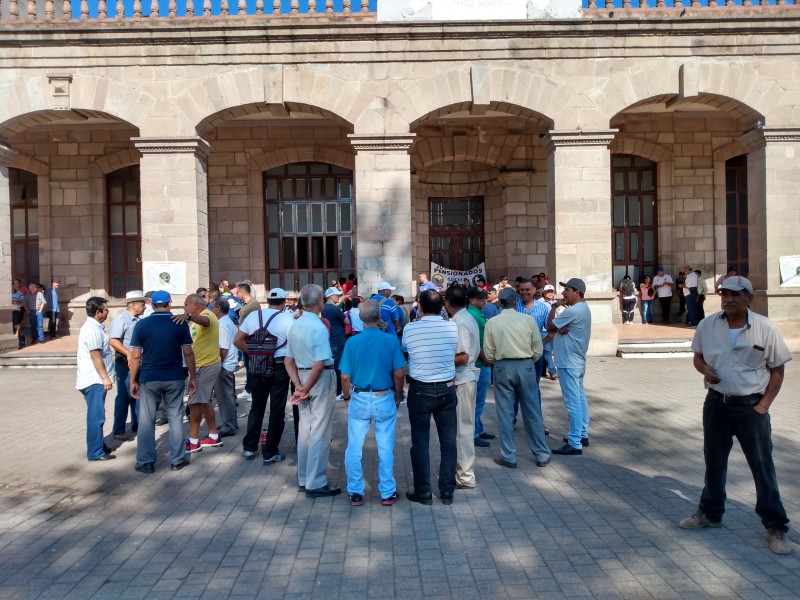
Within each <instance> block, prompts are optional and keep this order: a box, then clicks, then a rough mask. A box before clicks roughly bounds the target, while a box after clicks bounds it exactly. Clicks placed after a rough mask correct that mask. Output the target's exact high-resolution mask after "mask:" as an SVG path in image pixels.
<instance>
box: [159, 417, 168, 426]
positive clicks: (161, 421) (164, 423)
mask: <svg viewBox="0 0 800 600" xmlns="http://www.w3.org/2000/svg"><path fill="white" fill-rule="evenodd" d="M167 423H169V421H167V420H166V419H164V418H161V419H156V425H166V424H167Z"/></svg>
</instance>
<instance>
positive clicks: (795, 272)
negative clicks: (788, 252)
mask: <svg viewBox="0 0 800 600" xmlns="http://www.w3.org/2000/svg"><path fill="white" fill-rule="evenodd" d="M778 260H779V261H780V262H779V264H780V269H781V287H800V256H781V257H780V258H779V259H778Z"/></svg>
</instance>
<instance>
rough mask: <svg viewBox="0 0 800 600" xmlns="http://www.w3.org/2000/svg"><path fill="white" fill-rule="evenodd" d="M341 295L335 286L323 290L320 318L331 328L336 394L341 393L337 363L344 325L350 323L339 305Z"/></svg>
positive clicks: (343, 336)
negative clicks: (323, 300)
mask: <svg viewBox="0 0 800 600" xmlns="http://www.w3.org/2000/svg"><path fill="white" fill-rule="evenodd" d="M341 297H342V290H340V289H339V288H337V287H329V288H328V289H327V290H325V306H323V307H322V318H323V319H327V320H328V324H329V325H330V328H331V354H333V369H334V370H335V371H336V395H337V396H338V395H339V394H341V393H342V373H341V372H340V371H339V363H340V362H341V360H342V353H343V352H344V344H345V342H346V341H347V330H346V329H345V327H347V326H348V325H350V319H348V318H347V316H346V315H345V314H344V312H343V311H342V309H341V307H340V306H339V300H340V299H341Z"/></svg>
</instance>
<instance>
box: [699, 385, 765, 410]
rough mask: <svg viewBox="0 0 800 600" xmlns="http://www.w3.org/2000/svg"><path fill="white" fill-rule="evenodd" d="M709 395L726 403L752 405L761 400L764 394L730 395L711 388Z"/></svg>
mask: <svg viewBox="0 0 800 600" xmlns="http://www.w3.org/2000/svg"><path fill="white" fill-rule="evenodd" d="M708 395H709V396H711V397H712V398H714V399H715V400H722V402H723V403H724V404H740V405H750V406H752V405H753V404H758V403H759V402H760V401H761V398H762V397H763V396H764V394H749V395H747V396H729V395H727V394H722V393H720V392H718V391H717V390H713V389H710V388H709V390H708Z"/></svg>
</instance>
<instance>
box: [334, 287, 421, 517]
mask: <svg viewBox="0 0 800 600" xmlns="http://www.w3.org/2000/svg"><path fill="white" fill-rule="evenodd" d="M360 312H361V318H362V320H363V321H364V331H363V333H362V334H360V335H357V336H353V337H352V338H350V339H349V340H347V343H346V344H345V347H344V354H343V355H342V363H341V370H342V394H343V396H344V401H345V402H346V403H347V450H345V453H344V466H345V470H346V471H347V493H348V494H349V495H350V504H351V505H352V506H361V505H362V504H364V479H363V476H364V471H363V469H362V467H361V454H362V451H363V449H364V440H365V439H366V437H367V433H369V426H370V423H371V422H372V421H374V422H375V444H376V445H377V447H378V459H379V460H380V465H379V466H378V477H379V479H380V487H379V490H380V494H381V504H382V505H383V506H391V505H392V504H394V503H395V502H397V499H398V496H397V482H396V481H395V479H394V435H395V423H396V422H397V407H398V406H400V401H401V399H402V397H403V376H404V371H403V367H405V365H406V359H405V358H404V357H403V352H402V350H401V349H400V342H399V341H398V339H397V336H394V335H389V334H386V333H383V332H382V331H381V330H380V327H379V324H380V322H381V310H380V307H379V306H378V303H377V302H374V301H372V300H367V301H365V302H364V303H363V304H361V310H360Z"/></svg>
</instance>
